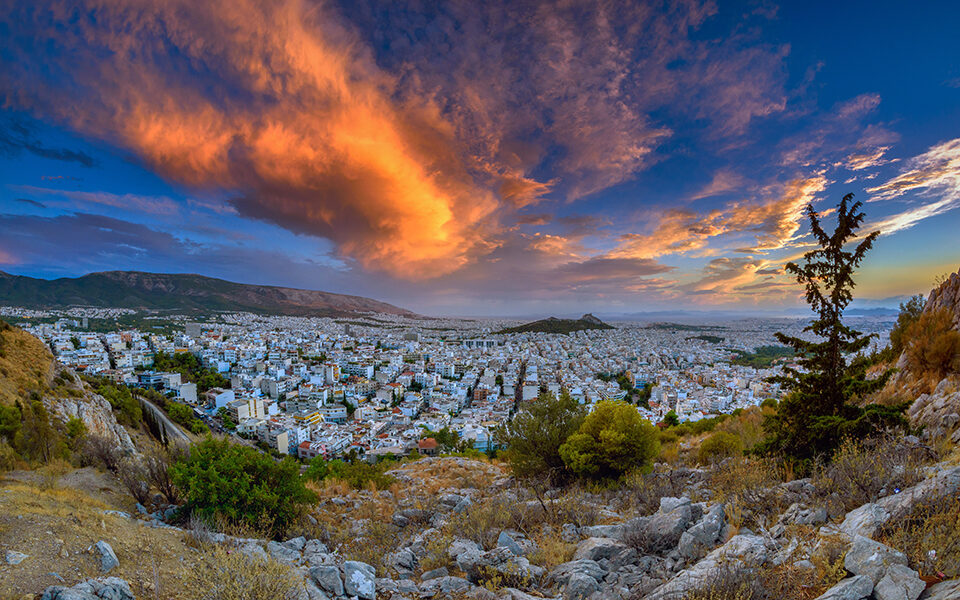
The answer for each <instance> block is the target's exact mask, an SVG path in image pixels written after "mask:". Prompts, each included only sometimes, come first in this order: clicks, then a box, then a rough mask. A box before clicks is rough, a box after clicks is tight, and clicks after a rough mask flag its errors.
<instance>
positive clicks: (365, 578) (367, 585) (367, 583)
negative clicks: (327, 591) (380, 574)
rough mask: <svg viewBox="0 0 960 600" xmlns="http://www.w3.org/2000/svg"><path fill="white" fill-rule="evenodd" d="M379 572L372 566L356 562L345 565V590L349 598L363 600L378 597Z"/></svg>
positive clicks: (371, 599)
mask: <svg viewBox="0 0 960 600" xmlns="http://www.w3.org/2000/svg"><path fill="white" fill-rule="evenodd" d="M376 577H377V571H376V569H374V568H373V567H371V566H370V565H368V564H367V563H364V562H360V561H356V560H348V561H346V562H345V563H343V588H344V590H345V591H346V593H347V595H348V596H356V597H358V598H362V599H363V600H374V599H375V598H376V597H377V583H376Z"/></svg>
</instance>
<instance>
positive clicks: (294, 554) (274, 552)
mask: <svg viewBox="0 0 960 600" xmlns="http://www.w3.org/2000/svg"><path fill="white" fill-rule="evenodd" d="M302 547H303V546H301V548H302ZM267 553H268V554H269V555H270V556H271V558H273V560H275V561H277V562H279V563H283V564H285V565H293V564H296V563H297V562H298V561H299V560H300V552H299V551H298V550H294V549H293V548H291V547H290V546H288V545H287V543H286V542H284V543H282V544H281V543H279V542H267Z"/></svg>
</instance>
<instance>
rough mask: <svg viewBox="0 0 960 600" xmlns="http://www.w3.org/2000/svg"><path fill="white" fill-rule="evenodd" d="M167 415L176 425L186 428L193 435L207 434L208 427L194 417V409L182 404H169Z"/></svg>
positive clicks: (167, 405)
mask: <svg viewBox="0 0 960 600" xmlns="http://www.w3.org/2000/svg"><path fill="white" fill-rule="evenodd" d="M166 410H167V415H168V416H169V417H170V420H171V421H173V422H174V423H178V424H180V425H183V426H184V427H186V428H187V429H188V430H189V431H190V432H191V433H195V434H198V435H199V434H201V433H206V432H207V430H208V427H207V425H206V423H204V422H203V421H201V420H200V419H198V418H196V417H195V416H193V409H192V408H190V407H189V406H187V405H186V404H183V403H182V402H167V404H166Z"/></svg>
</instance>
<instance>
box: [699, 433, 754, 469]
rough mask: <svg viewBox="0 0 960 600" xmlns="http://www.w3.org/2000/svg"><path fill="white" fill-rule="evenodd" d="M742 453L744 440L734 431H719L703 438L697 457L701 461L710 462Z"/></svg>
mask: <svg viewBox="0 0 960 600" xmlns="http://www.w3.org/2000/svg"><path fill="white" fill-rule="evenodd" d="M741 454H743V442H741V441H740V438H738V437H737V436H735V435H733V434H732V433H727V432H725V431H718V432H716V433H714V434H713V435H711V436H710V437H708V438H707V439H705V440H703V442H702V443H701V444H700V450H699V451H698V453H697V458H698V459H699V461H700V462H701V463H710V462H714V461H717V460H721V459H724V458H728V457H730V456H740V455H741Z"/></svg>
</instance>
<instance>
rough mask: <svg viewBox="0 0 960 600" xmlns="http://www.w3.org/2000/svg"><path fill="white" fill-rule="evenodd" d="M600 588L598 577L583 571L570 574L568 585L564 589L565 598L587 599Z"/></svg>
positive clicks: (574, 599)
mask: <svg viewBox="0 0 960 600" xmlns="http://www.w3.org/2000/svg"><path fill="white" fill-rule="evenodd" d="M599 589H600V584H599V583H598V582H597V580H596V579H594V578H593V577H590V576H589V575H586V574H584V573H581V572H576V573H574V574H573V575H571V576H570V580H569V581H568V582H567V587H566V589H564V591H563V598H564V600H585V599H586V598H589V597H590V595H591V594H593V593H594V592H596V591H598V590H599Z"/></svg>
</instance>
